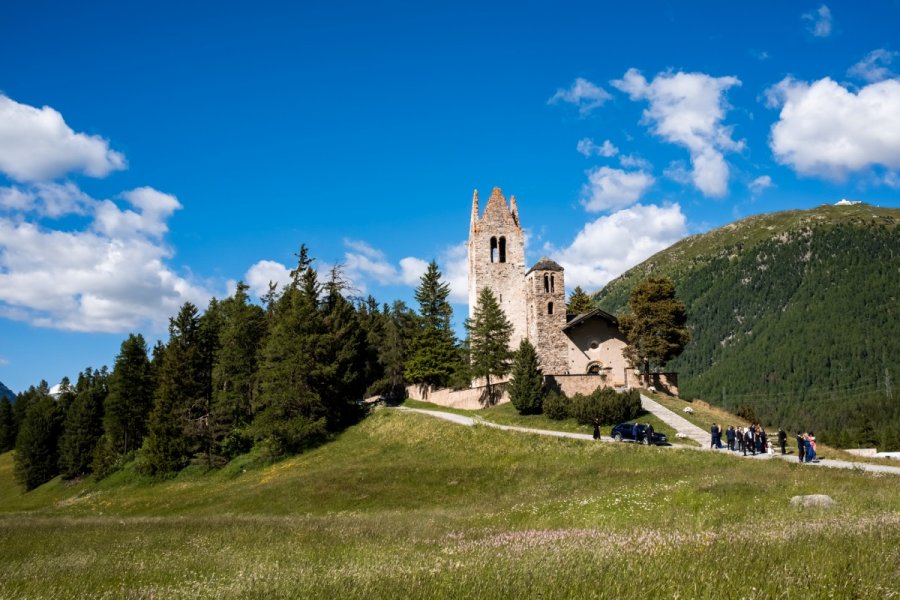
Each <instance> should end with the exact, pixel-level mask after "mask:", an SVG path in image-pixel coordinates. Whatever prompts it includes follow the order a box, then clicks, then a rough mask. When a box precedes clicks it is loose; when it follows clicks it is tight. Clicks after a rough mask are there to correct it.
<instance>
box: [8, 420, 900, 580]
mask: <svg viewBox="0 0 900 600" xmlns="http://www.w3.org/2000/svg"><path fill="white" fill-rule="evenodd" d="M898 491H900V477H897V476H877V475H873V474H867V473H862V472H854V471H843V470H830V469H824V468H816V467H811V466H803V465H798V464H790V463H785V462H782V461H757V460H741V459H736V458H734V457H730V456H722V455H718V454H714V453H706V452H693V451H690V450H678V449H672V448H668V449H667V448H655V447H641V446H635V445H632V444H627V445H626V444H597V443H593V442H590V441H580V440H569V439H557V438H548V437H543V436H535V435H527V434H520V433H515V432H506V431H499V430H495V429H491V428H487V427H462V426H458V425H454V424H452V423H447V422H444V421H440V420H437V419H434V418H430V417H427V416H423V415H417V414H411V413H404V412H400V411H395V410H390V409H380V410H377V411H376V412H375V413H374V414H372V415H371V416H370V417H369V418H368V419H366V420H365V421H364V422H362V423H361V424H359V425H357V426H355V427H353V428H351V429H349V430H347V431H346V432H344V433H343V434H342V435H341V436H340V437H338V438H337V439H336V440H334V441H333V442H330V443H328V444H326V445H325V446H322V447H320V448H318V449H316V450H313V451H310V452H308V453H306V454H303V455H301V456H298V457H294V458H290V459H287V460H283V461H280V462H277V463H274V464H259V463H258V462H257V461H256V460H255V459H254V457H253V456H247V457H244V458H242V459H239V460H236V461H233V462H232V463H231V464H229V465H228V466H227V467H225V468H224V469H221V470H219V471H213V472H208V473H207V472H203V471H202V470H201V469H199V468H191V469H188V470H187V471H185V472H183V473H181V474H180V475H179V476H178V477H176V478H174V479H170V480H167V481H152V480H148V479H144V478H141V477H139V476H137V475H135V474H134V473H133V472H131V471H130V470H129V469H127V468H126V469H125V470H124V471H121V472H119V473H116V474H115V475H113V476H112V477H110V478H108V479H107V480H105V481H103V482H101V483H93V482H89V481H82V482H78V483H74V484H73V483H64V482H61V481H60V480H58V479H57V480H53V481H51V482H50V483H48V484H46V485H44V486H42V487H41V488H38V489H37V490H34V491H32V492H29V493H28V494H25V493H23V492H21V490H20V489H19V488H18V487H17V486H16V485H15V484H14V481H13V477H12V455H11V453H7V454H4V455H0V598H73V597H82V598H316V597H326V598H328V597H341V598H397V597H405V598H495V597H497V598H526V597H529V598H530V597H544V598H569V597H588V598H590V597H617V598H622V597H636V596H644V597H665V598H676V597H677V598H707V597H714V596H715V597H740V598H773V597H784V598H818V597H834V598H890V597H897V596H898V595H900V494H898ZM814 493H824V494H829V495H830V496H832V497H833V498H834V499H835V501H836V503H837V504H836V506H834V507H832V508H831V509H810V508H807V509H801V508H797V507H794V506H792V505H791V504H790V498H791V497H792V496H794V495H798V494H814Z"/></svg>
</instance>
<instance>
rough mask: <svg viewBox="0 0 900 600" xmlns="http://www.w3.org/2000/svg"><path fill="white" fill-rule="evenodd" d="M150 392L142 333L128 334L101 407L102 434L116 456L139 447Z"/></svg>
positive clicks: (151, 379) (147, 363)
mask: <svg viewBox="0 0 900 600" xmlns="http://www.w3.org/2000/svg"><path fill="white" fill-rule="evenodd" d="M153 392H154V388H153V375H152V373H151V369H150V359H149V358H148V356H147V343H146V342H145V341H144V337H143V336H142V335H141V334H137V335H135V334H130V335H129V336H128V339H126V340H125V341H124V342H122V345H121V347H120V350H119V354H118V356H116V362H115V365H114V366H113V371H112V375H110V377H109V395H108V396H107V397H106V402H105V404H104V415H103V431H104V434H105V436H106V442H107V443H109V444H110V445H111V448H112V449H113V450H114V452H115V453H117V454H127V453H128V452H130V451H132V450H134V449H136V448H139V447H140V445H141V443H142V442H143V439H144V435H146V432H147V419H148V418H149V416H150V409H151V408H152V407H153Z"/></svg>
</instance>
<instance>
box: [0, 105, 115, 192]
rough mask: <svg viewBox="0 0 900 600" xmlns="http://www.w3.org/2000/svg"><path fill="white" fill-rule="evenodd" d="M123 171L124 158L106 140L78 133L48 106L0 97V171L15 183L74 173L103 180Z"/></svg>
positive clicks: (44, 179)
mask: <svg viewBox="0 0 900 600" xmlns="http://www.w3.org/2000/svg"><path fill="white" fill-rule="evenodd" d="M124 168H125V157H124V156H123V155H122V154H120V153H119V152H116V151H115V150H110V148H109V143H108V142H107V141H106V140H104V139H103V138H101V137H99V136H96V135H87V134H84V133H75V132H74V131H73V130H72V128H70V127H69V126H68V125H66V122H65V121H64V120H63V118H62V115H61V114H59V112H57V111H55V110H53V109H52V108H50V107H49V106H44V107H43V108H35V107H33V106H28V105H27V104H20V103H18V102H16V101H15V100H12V99H10V98H8V97H7V96H4V95H2V94H0V171H2V172H3V173H5V174H6V175H8V176H9V177H11V178H12V179H15V180H17V181H22V182H33V181H48V180H51V179H55V178H57V177H61V176H63V175H65V174H66V173H69V172H73V171H77V172H82V173H85V174H86V175H90V176H92V177H104V176H106V175H107V174H108V173H110V172H111V171H115V170H119V169H124Z"/></svg>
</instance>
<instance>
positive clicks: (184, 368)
mask: <svg viewBox="0 0 900 600" xmlns="http://www.w3.org/2000/svg"><path fill="white" fill-rule="evenodd" d="M205 372H206V369H205V365H204V357H203V353H202V346H201V331H200V317H199V315H198V311H197V307H196V306H194V305H193V304H191V303H190V302H186V303H185V304H184V305H183V306H182V307H181V310H180V311H179V312H178V315H177V316H176V317H174V318H172V319H170V321H169V343H168V344H167V345H166V348H165V351H164V352H163V353H162V364H161V365H160V366H159V372H158V384H157V388H156V397H155V398H154V404H153V410H152V411H151V413H150V421H149V427H148V432H147V436H146V438H145V440H144V449H145V450H146V463H145V470H146V471H147V472H148V473H150V474H157V473H171V472H175V471H178V470H180V469H181V468H183V467H184V466H186V465H187V464H188V461H189V460H190V458H191V456H192V455H193V454H194V452H195V451H196V450H197V449H198V446H197V443H196V439H195V437H194V434H195V424H194V419H197V418H202V415H197V414H196V412H195V411H196V407H198V406H203V405H204V404H205V403H206V399H205V397H204V394H205V393H206V391H207V388H208V386H207V384H206V382H205V381H204V374H205Z"/></svg>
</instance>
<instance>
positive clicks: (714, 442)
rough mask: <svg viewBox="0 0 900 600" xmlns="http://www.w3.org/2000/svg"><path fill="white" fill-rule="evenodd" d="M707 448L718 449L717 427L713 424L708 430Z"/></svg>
mask: <svg viewBox="0 0 900 600" xmlns="http://www.w3.org/2000/svg"><path fill="white" fill-rule="evenodd" d="M709 447H710V448H713V449H715V448H718V447H719V426H718V425H716V424H715V423H713V424H712V427H710V428H709Z"/></svg>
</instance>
